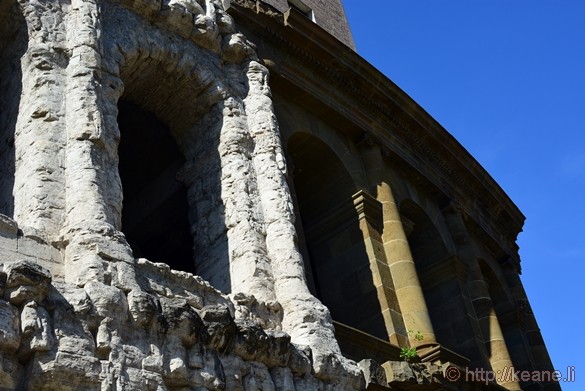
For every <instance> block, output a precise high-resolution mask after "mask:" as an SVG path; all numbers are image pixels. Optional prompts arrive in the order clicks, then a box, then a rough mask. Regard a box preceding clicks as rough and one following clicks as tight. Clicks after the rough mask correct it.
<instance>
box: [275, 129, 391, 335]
mask: <svg viewBox="0 0 585 391" xmlns="http://www.w3.org/2000/svg"><path fill="white" fill-rule="evenodd" d="M287 152H288V159H289V162H290V163H292V166H293V168H292V170H291V172H292V175H293V182H294V183H293V185H294V193H295V197H296V203H297V206H298V210H299V211H300V219H301V223H300V224H297V230H298V232H299V237H300V240H301V242H302V241H303V240H304V244H305V245H306V246H305V247H306V250H307V252H308V254H306V255H305V261H307V259H306V258H307V257H308V258H309V259H308V263H309V264H308V265H307V266H306V269H307V270H308V271H309V273H310V272H311V271H312V276H311V275H308V276H307V277H308V279H311V278H312V280H313V283H314V286H315V291H316V296H317V297H318V298H319V299H320V300H321V301H322V302H323V303H324V304H325V305H326V306H327V307H328V308H329V310H330V311H331V315H332V317H333V319H334V320H335V321H337V322H340V323H343V324H346V325H348V326H351V327H354V328H357V329H359V330H361V331H364V332H366V333H368V334H371V335H374V336H376V337H379V338H382V339H385V340H386V339H387V338H388V334H387V331H386V327H385V324H384V320H383V317H382V312H381V306H380V302H379V301H378V294H377V291H376V288H375V286H374V282H373V278H372V272H371V270H370V261H369V258H368V255H367V252H366V248H365V243H364V236H363V233H362V231H361V230H360V225H359V219H358V215H357V212H356V209H355V207H354V203H353V197H352V196H353V195H354V194H355V193H356V191H357V189H356V187H355V185H354V183H353V181H352V179H351V177H350V175H349V174H348V172H347V171H346V170H345V167H344V165H343V163H342V162H341V161H340V160H339V158H338V157H337V156H336V155H335V153H334V152H333V151H332V150H331V149H330V148H329V147H328V146H327V145H326V144H325V143H324V142H322V141H321V140H319V139H318V138H316V137H314V136H312V135H309V134H306V133H297V134H295V135H293V136H291V138H290V139H289V141H288V145H287ZM301 244H302V243H301ZM309 273H308V274H309Z"/></svg>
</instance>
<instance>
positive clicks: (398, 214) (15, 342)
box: [0, 0, 560, 391]
mask: <svg viewBox="0 0 585 391" xmlns="http://www.w3.org/2000/svg"><path fill="white" fill-rule="evenodd" d="M0 213H1V215H0V263H1V264H2V269H1V270H2V271H1V272H0V293H1V295H0V389H2V390H157V391H161V390H245V391H252V390H254V391H256V390H262V391H269V390H276V391H292V390H297V391H300V390H363V389H368V390H405V389H409V390H419V389H420V390H433V389H448V390H477V389H493V390H499V389H504V388H507V389H511V390H518V389H523V390H558V389H560V387H559V386H558V383H555V382H551V381H548V379H546V378H544V379H535V378H531V379H517V378H514V377H513V376H512V371H513V370H522V371H531V372H530V373H541V372H537V371H545V370H551V369H552V365H551V362H550V359H549V357H548V354H547V351H546V348H545V346H544V344H543V341H542V337H541V335H540V332H539V329H538V326H537V324H536V321H535V319H534V316H533V314H532V312H531V310H530V306H529V304H528V301H527V299H526V295H525V293H524V290H523V288H522V284H521V282H520V279H519V273H520V260H519V257H518V251H517V247H516V244H515V240H516V236H517V234H518V232H519V231H520V230H521V227H522V224H523V220H524V217H523V216H522V214H521V213H520V211H519V210H518V209H517V208H516V206H515V205H514V204H513V203H512V201H511V200H510V199H509V198H508V197H507V196H506V194H505V193H504V192H503V191H502V190H501V189H500V187H498V185H497V184H496V183H495V182H494V180H493V179H492V178H491V177H490V176H489V175H488V174H487V173H486V172H485V171H484V170H483V169H482V168H481V167H480V166H479V164H478V163H477V162H476V161H475V160H474V159H473V158H472V157H471V156H470V155H469V154H468V153H467V152H466V151H465V150H464V149H463V148H462V147H461V145H460V144H458V143H457V141H456V140H455V139H453V138H452V137H451V136H450V135H449V134H448V133H447V132H446V131H445V130H444V129H443V128H442V127H441V126H440V125H439V124H438V123H437V122H435V121H434V120H433V119H432V118H431V117H430V116H429V115H428V114H427V113H426V112H425V111H424V110H423V109H422V108H421V107H419V106H418V105H417V104H416V103H415V102H414V101H412V100H411V99H410V98H409V97H408V96H407V95H406V94H405V93H404V92H403V91H401V90H400V89H399V88H398V87H397V86H396V85H394V84H393V83H392V82H391V81H390V80H388V79H387V78H386V77H384V76H383V75H381V74H380V73H379V72H378V71H377V70H376V69H374V68H373V67H372V66H371V65H369V64H368V63H367V62H366V61H364V60H363V59H362V58H360V57H359V55H358V54H356V53H355V51H354V48H353V41H352V37H351V34H350V32H349V28H348V26H347V22H346V19H345V16H344V13H343V8H342V5H341V2H340V1H339V0H327V1H324V0H311V1H309V0H302V1H301V0H294V1H293V0H289V1H286V0H265V1H260V0H259V1H256V0H232V1H229V0H223V1H220V0H63V1H57V0H35V1H32V0H2V2H0ZM480 370H491V371H494V372H493V373H492V374H497V376H493V377H492V378H490V377H489V376H486V375H485V373H484V376H483V377H482V376H481V373H482V372H480ZM527 373H528V372H527Z"/></svg>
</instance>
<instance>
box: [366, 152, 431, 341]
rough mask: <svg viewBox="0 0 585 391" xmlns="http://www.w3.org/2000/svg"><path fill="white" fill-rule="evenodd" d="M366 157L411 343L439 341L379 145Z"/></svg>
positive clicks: (389, 259)
mask: <svg viewBox="0 0 585 391" xmlns="http://www.w3.org/2000/svg"><path fill="white" fill-rule="evenodd" d="M363 158H364V162H365V165H366V169H367V172H368V178H369V180H370V183H372V184H374V185H375V186H376V196H377V199H378V201H380V202H381V203H382V216H383V231H382V241H383V245H384V251H385V253H386V259H387V260H388V265H389V266H390V273H391V275H392V280H393V281H394V288H395V290H396V297H397V298H398V304H399V306H400V311H401V312H402V317H403V319H404V325H405V327H406V329H407V330H406V331H407V332H408V338H409V340H410V344H411V346H417V345H420V344H423V343H424V344H427V343H433V342H436V338H435V332H434V331H433V325H432V323H431V318H430V316H429V311H428V309H427V305H426V302H425V298H424V295H423V291H422V288H421V286H420V282H419V279H418V275H417V272H416V267H415V264H414V260H413V258H412V254H411V252H410V247H409V245H408V240H407V238H406V233H405V231H404V227H403V224H402V221H401V218H400V213H399V211H398V207H397V205H396V202H395V201H394V196H393V194H392V189H391V188H390V186H389V185H388V184H387V183H386V182H385V181H384V176H383V172H382V170H383V168H384V162H383V160H382V155H381V153H380V147H379V146H377V145H372V146H369V147H366V148H365V149H364V152H363ZM417 332H420V333H421V334H422V336H423V339H422V340H419V339H416V338H414V336H415V333H417Z"/></svg>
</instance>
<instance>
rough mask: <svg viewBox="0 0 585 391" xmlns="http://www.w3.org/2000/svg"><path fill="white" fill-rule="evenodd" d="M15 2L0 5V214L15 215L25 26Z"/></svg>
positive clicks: (0, 3)
mask: <svg viewBox="0 0 585 391" xmlns="http://www.w3.org/2000/svg"><path fill="white" fill-rule="evenodd" d="M19 9H20V8H19V7H18V6H17V2H16V1H13V0H8V1H3V2H0V213H2V214H5V215H8V216H10V217H13V216H14V197H13V194H12V193H13V188H14V175H15V170H16V167H15V149H14V134H15V129H16V122H17V118H18V109H19V105H20V96H21V92H22V70H21V64H20V61H21V60H20V59H21V58H22V56H23V55H24V53H25V52H26V50H27V43H28V34H27V27H26V23H24V18H23V17H22V15H21V13H20V11H19Z"/></svg>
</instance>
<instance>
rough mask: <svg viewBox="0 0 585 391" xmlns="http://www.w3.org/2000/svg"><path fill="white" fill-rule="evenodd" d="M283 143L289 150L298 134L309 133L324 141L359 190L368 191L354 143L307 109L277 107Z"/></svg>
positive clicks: (288, 106) (362, 167) (291, 106)
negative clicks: (291, 141) (290, 141)
mask: <svg viewBox="0 0 585 391" xmlns="http://www.w3.org/2000/svg"><path fill="white" fill-rule="evenodd" d="M277 109H278V110H277V114H278V121H279V126H280V129H281V135H282V143H283V146H284V148H285V149H286V148H287V145H288V142H289V140H290V139H291V138H293V137H295V135H296V134H298V133H307V134H310V135H312V136H313V137H316V138H318V139H320V140H322V141H323V142H324V143H325V144H327V145H328V146H329V148H331V150H332V151H334V152H335V154H336V155H337V157H338V158H339V160H340V161H341V163H342V164H343V166H344V168H345V171H346V172H347V173H348V174H349V175H350V177H351V179H352V181H353V183H354V184H355V186H356V188H357V189H361V190H368V187H369V186H368V182H367V179H366V174H365V169H364V166H363V162H362V161H361V160H360V158H359V154H358V153H357V152H356V151H355V150H353V148H355V147H354V146H353V143H351V142H350V141H349V140H347V139H346V138H344V137H343V135H341V134H340V133H339V132H337V131H336V130H335V129H333V128H331V127H330V125H329V124H327V123H325V122H323V121H321V120H320V119H319V118H318V117H316V116H313V115H311V113H310V112H308V111H307V110H306V109H301V108H299V107H297V106H293V105H291V104H286V105H285V104H283V105H282V106H277Z"/></svg>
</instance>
